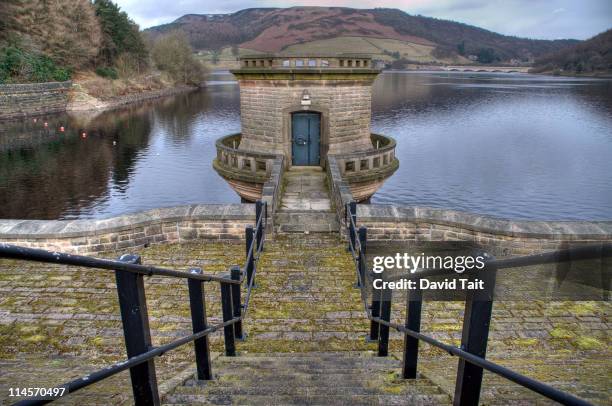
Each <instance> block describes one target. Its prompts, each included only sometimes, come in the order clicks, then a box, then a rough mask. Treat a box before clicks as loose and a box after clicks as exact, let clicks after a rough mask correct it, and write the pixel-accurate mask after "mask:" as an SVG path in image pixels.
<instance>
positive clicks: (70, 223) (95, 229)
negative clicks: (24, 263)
mask: <svg viewBox="0 0 612 406" xmlns="http://www.w3.org/2000/svg"><path fill="white" fill-rule="evenodd" d="M254 221H255V207H254V205H252V204H227V205H222V204H200V205H189V206H179V207H170V208H162V209H153V210H148V211H144V212H140V213H134V214H126V215H123V216H119V217H113V218H109V219H102V220H0V243H8V244H15V245H21V246H26V247H34V248H43V249H48V250H56V251H60V252H69V253H75V254H93V253H99V252H107V251H116V250H122V249H126V248H141V247H145V246H148V245H150V244H162V243H173V242H183V241H191V240H240V239H244V228H245V227H246V226H247V225H249V224H254Z"/></svg>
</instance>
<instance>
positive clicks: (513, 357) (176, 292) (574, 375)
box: [0, 233, 612, 405]
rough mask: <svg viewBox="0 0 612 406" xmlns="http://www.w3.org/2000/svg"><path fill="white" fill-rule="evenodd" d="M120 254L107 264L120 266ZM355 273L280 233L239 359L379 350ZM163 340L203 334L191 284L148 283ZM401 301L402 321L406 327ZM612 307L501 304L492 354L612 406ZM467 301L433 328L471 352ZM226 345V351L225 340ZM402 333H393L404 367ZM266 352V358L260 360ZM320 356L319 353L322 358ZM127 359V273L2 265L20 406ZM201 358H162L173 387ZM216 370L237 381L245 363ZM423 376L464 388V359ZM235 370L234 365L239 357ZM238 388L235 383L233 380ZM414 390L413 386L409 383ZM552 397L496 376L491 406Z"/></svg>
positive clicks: (213, 298) (216, 347)
mask: <svg viewBox="0 0 612 406" xmlns="http://www.w3.org/2000/svg"><path fill="white" fill-rule="evenodd" d="M139 253H140V254H141V255H142V257H143V262H144V263H145V264H150V265H159V266H164V267H170V268H173V269H179V270H186V269H187V268H189V267H192V266H201V267H203V268H204V269H205V271H206V272H213V273H215V272H224V271H225V270H226V267H227V265H229V264H234V263H237V264H242V263H243V260H244V245H243V244H239V243H221V242H199V243H189V244H174V245H162V246H153V247H150V248H146V249H142V250H140V252H139ZM118 255H119V253H115V254H111V255H106V257H109V258H114V257H117V256H118ZM354 282H355V276H354V268H353V263H352V260H351V258H350V256H349V255H348V254H347V253H346V245H345V243H344V242H342V241H341V240H340V239H339V238H338V237H337V234H336V235H333V234H324V233H317V234H310V235H304V234H297V233H295V234H286V235H278V236H277V237H276V238H275V240H274V241H269V242H268V243H267V245H266V250H265V253H264V255H263V257H262V259H261V262H260V266H259V270H258V273H257V284H258V287H257V289H255V291H254V293H253V297H252V302H251V305H250V306H251V307H250V309H249V314H248V316H247V320H246V322H245V324H244V329H245V331H246V332H247V334H248V337H247V340H246V341H244V342H238V343H237V348H238V352H239V357H244V358H245V361H244V362H248V360H249V358H247V357H249V356H263V357H267V356H270V354H278V353H292V352H294V353H309V352H314V353H337V352H339V351H342V352H345V351H352V352H359V353H364V354H367V351H374V350H375V345H374V344H369V343H366V342H365V340H364V337H365V335H366V332H367V331H368V328H369V325H368V322H367V321H366V319H365V316H364V312H363V309H362V307H361V304H360V302H359V291H358V290H357V289H355V288H354V287H353V285H354ZM145 284H146V292H147V303H148V307H149V316H150V326H151V333H152V337H153V343H154V345H159V344H162V343H166V342H169V341H171V340H173V339H176V338H178V337H181V336H184V335H188V334H190V332H191V322H190V314H189V303H188V296H187V286H186V283H185V281H179V280H174V279H167V278H158V277H152V278H146V282H145ZM206 294H207V305H208V314H209V318H210V323H216V322H219V321H220V315H221V311H220V306H219V291H218V287H217V286H216V285H214V284H207V286H206ZM404 307H405V305H404V304H403V303H399V302H397V303H395V304H394V308H393V318H394V320H397V321H401V320H402V319H403V311H404ZM610 309H611V305H610V303H609V302H595V301H590V302H562V301H550V302H549V301H546V302H545V301H531V302H529V301H515V302H512V301H505V302H502V301H498V302H495V304H494V310H493V320H492V324H491V333H490V341H489V351H488V358H490V359H491V360H494V361H496V362H499V363H501V364H502V365H507V366H509V367H511V368H513V369H515V370H517V371H518V372H521V373H524V374H526V375H528V376H531V377H534V378H536V379H539V380H542V381H544V382H548V383H550V384H551V385H553V386H555V387H558V388H560V389H565V390H568V391H570V392H572V393H575V394H577V395H579V396H582V397H584V398H586V399H589V400H590V401H592V402H593V403H595V404H601V405H604V404H609V399H610V395H611V394H610V376H612V369H611V366H610V364H609V359H611V358H612V350H611V347H610V331H611V327H612V326H611V325H610V321H609V314H610ZM462 314H463V303H459V302H426V303H425V304H424V311H423V326H422V331H423V332H425V333H427V334H430V335H432V336H433V337H435V338H438V339H440V340H443V341H445V342H448V343H452V344H458V343H459V340H460V335H461V319H462ZM211 342H212V350H213V351H216V352H221V351H222V349H223V346H222V342H221V334H220V333H218V334H215V335H213V336H212V338H211ZM401 348H402V337H401V336H400V335H398V334H392V335H391V350H392V352H394V356H393V358H392V359H395V362H396V364H395V365H396V367H395V368H396V369H397V368H399V367H400V366H401V365H400V361H399V359H400V355H399V352H400V351H401ZM256 354H260V355H256ZM313 356H314V357H316V354H315V355H313ZM124 357H125V350H124V343H123V335H122V329H121V321H120V316H119V310H118V306H117V293H116V291H115V283H114V275H113V274H112V272H108V271H102V270H100V271H97V270H96V271H94V270H84V269H81V268H69V267H66V266H48V265H42V264H38V263H27V262H21V261H8V260H0V404H6V403H12V401H13V400H14V399H8V388H9V387H14V386H17V385H18V386H20V387H37V386H47V385H54V384H59V383H61V382H65V381H67V380H70V379H73V378H75V377H78V376H82V375H84V374H86V373H87V372H91V371H94V370H96V369H98V368H100V367H102V366H104V365H107V364H108V363H111V362H117V361H120V360H122V359H124ZM192 357H193V349H192V347H191V346H184V347H182V348H180V349H178V350H175V351H171V352H169V353H167V354H165V355H164V356H162V357H160V358H157V359H156V361H155V362H156V368H157V371H158V377H159V378H158V380H159V382H160V385H163V384H165V385H166V386H169V385H170V382H169V380H170V379H171V378H172V377H176V376H177V375H178V374H179V373H180V372H181V371H185V370H186V369H189V368H191V369H192V368H193V362H192V359H193V358H192ZM223 358H224V357H220V359H218V360H216V361H214V362H213V369H214V370H215V373H219V374H221V375H224V374H225V375H226V376H227V373H228V369H225V366H224V365H231V366H228V367H227V368H230V369H233V370H234V371H235V368H236V366H237V365H239V364H240V362H243V361H236V362H237V363H236V364H227V363H226V361H224V360H223ZM420 358H421V364H420V365H421V366H422V368H421V370H420V371H421V372H422V373H423V375H424V377H425V378H429V379H430V380H431V381H433V382H435V383H436V384H437V385H438V386H439V387H440V388H442V389H443V390H444V391H446V393H447V394H450V393H452V389H453V386H454V374H455V369H456V365H457V359H456V358H452V357H450V356H449V355H448V354H445V353H442V352H441V351H437V350H435V349H433V348H432V347H431V346H427V345H425V344H422V345H421V347H420ZM231 362H233V361H231ZM228 379H229V378H228ZM407 385H409V384H407ZM507 399H513V400H515V402H516V403H523V404H525V403H529V404H531V403H532V402H534V401H535V400H538V401H540V402H542V403H544V404H547V403H549V402H545V401H543V399H542V398H541V397H540V396H538V395H534V394H533V393H530V392H528V391H526V390H523V389H521V388H519V387H518V386H517V385H514V384H512V383H510V382H508V381H505V380H503V379H501V378H498V377H494V376H490V374H485V381H484V388H483V402H485V403H488V404H494V403H504V404H506V403H508V402H507V401H506V400H507ZM60 403H65V404H88V405H90V404H121V403H126V404H131V389H130V384H129V375H128V374H127V372H124V373H121V374H119V375H117V376H115V377H114V378H112V379H110V380H108V381H104V382H102V383H99V384H96V385H93V386H92V387H90V388H88V389H84V390H82V391H79V392H77V393H75V394H73V395H71V396H69V397H67V398H65V399H63V400H62V401H61V402H60Z"/></svg>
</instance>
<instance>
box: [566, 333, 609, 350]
mask: <svg viewBox="0 0 612 406" xmlns="http://www.w3.org/2000/svg"><path fill="white" fill-rule="evenodd" d="M573 343H574V345H575V346H576V348H578V349H580V350H597V349H601V348H604V347H605V346H606V343H605V342H602V341H600V340H598V339H596V338H594V337H588V336H580V337H577V338H576V339H574V340H573Z"/></svg>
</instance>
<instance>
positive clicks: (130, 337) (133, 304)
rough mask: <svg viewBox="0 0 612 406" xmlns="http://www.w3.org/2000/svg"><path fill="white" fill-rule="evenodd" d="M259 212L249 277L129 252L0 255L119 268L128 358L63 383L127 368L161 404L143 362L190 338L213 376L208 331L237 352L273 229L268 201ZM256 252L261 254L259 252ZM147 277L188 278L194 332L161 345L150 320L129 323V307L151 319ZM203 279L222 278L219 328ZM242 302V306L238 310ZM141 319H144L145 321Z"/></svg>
mask: <svg viewBox="0 0 612 406" xmlns="http://www.w3.org/2000/svg"><path fill="white" fill-rule="evenodd" d="M255 213H256V226H255V229H253V228H252V227H251V228H250V232H251V237H253V236H254V237H255V238H251V241H250V242H249V241H248V234H249V227H247V245H248V253H247V265H249V264H250V265H251V266H252V267H253V270H252V273H251V275H249V274H248V273H247V272H242V271H241V270H240V268H238V269H232V272H231V274H230V277H229V278H228V277H220V276H216V275H209V274H203V273H202V271H201V270H200V269H195V270H192V272H189V273H186V272H180V271H175V270H171V269H165V268H160V267H154V266H147V265H142V264H140V263H139V261H140V258H139V257H136V256H133V255H123V256H122V257H120V258H119V260H118V261H114V260H108V259H100V258H93V257H88V256H82V255H73V254H65V253H60V252H51V251H46V250H41V249H34V248H27V247H20V246H15V245H11V244H6V243H0V258H9V259H18V260H26V261H35V262H44V263H53V264H61V265H71V266H80V267H85V268H93V269H105V270H113V271H115V273H116V275H117V290H118V292H119V299H120V300H119V301H120V307H121V313H122V319H123V327H124V338H125V341H126V347H127V348H128V359H127V360H125V361H121V362H118V363H116V364H113V365H111V366H108V367H106V368H103V369H100V370H98V371H95V372H93V373H91V374H89V375H87V376H84V377H82V378H78V379H75V380H73V381H70V382H67V383H65V384H63V385H61V386H59V387H63V388H66V389H67V391H68V392H67V393H72V392H75V391H77V390H79V389H82V388H84V387H87V386H89V385H92V384H94V383H96V382H99V381H101V380H104V379H106V378H108V377H110V376H113V375H115V374H117V373H119V372H121V371H124V370H126V369H130V373H131V374H132V386H133V389H134V396H135V401H136V403H137V404H140V403H146V404H149V403H154V404H157V403H158V402H159V399H158V395H157V387H156V385H155V384H154V383H152V382H155V380H156V379H155V378H154V375H155V373H154V371H153V372H151V371H150V370H146V371H144V372H143V371H136V369H137V367H140V366H142V364H144V363H146V362H148V361H150V360H152V359H153V358H155V357H158V356H161V355H163V354H164V353H166V352H168V351H170V350H173V349H175V348H178V347H180V346H182V345H185V344H187V343H190V342H194V343H195V350H196V363H197V366H198V378H199V379H211V377H212V374H211V373H210V357H209V350H208V341H203V340H207V337H208V335H210V334H211V333H213V332H215V331H218V330H221V329H223V330H224V336H225V348H226V354H227V355H228V356H234V355H235V344H234V339H235V338H242V321H243V320H244V318H245V317H246V310H248V304H249V300H250V296H251V290H252V288H253V285H254V280H255V278H254V276H255V271H256V267H255V264H256V263H257V261H258V260H259V257H260V255H261V252H262V251H263V248H264V240H265V230H266V227H267V219H266V216H267V203H266V202H261V201H258V202H257V203H256V211H255ZM255 253H256V254H257V255H255ZM247 265H245V268H246V267H247ZM194 271H195V272H194ZM234 271H237V272H234ZM123 273H127V274H133V275H134V276H133V277H134V278H136V277H138V278H140V279H138V280H140V283H139V282H137V281H126V280H124V279H123V276H122V282H121V286H120V283H119V278H120V274H121V275H123ZM144 275H147V276H153V275H157V276H165V277H173V278H183V279H187V280H188V282H189V295H190V305H191V313H192V323H193V329H194V333H193V334H191V335H188V336H185V337H182V338H180V339H177V340H175V341H172V342H171V343H168V344H165V345H161V346H159V347H153V346H151V345H150V342H148V343H147V339H146V338H145V337H146V336H148V335H149V333H148V320H147V322H146V323H144V324H146V327H144V326H143V325H140V326H134V325H131V324H130V323H134V320H131V321H130V322H126V319H125V318H126V315H125V314H124V310H125V309H124V308H127V309H128V311H129V313H130V314H129V315H128V316H127V317H132V316H134V314H136V317H144V318H146V317H147V316H146V313H147V312H146V301H145V299H144V286H143V285H142V276H144ZM245 279H248V283H247V296H246V300H245V304H244V305H242V304H241V300H240V286H241V284H242V282H243V281H244V280H245ZM203 282H219V283H220V284H221V299H222V308H223V322H222V323H219V324H216V325H214V326H207V325H206V307H205V302H204V300H203V290H202V283H203ZM130 283H132V285H130ZM126 286H129V287H130V288H132V289H133V290H134V291H132V290H129V289H128V290H127V291H125V289H126ZM122 289H123V290H122ZM236 306H238V307H237V308H236ZM132 313H133V314H132ZM140 321H142V319H141V320H140ZM196 322H197V324H198V326H199V327H198V331H196ZM126 323H128V324H126ZM136 324H138V322H136ZM131 328H133V329H136V330H138V329H143V328H144V329H146V332H145V331H142V330H141V331H140V332H139V333H143V332H144V334H139V333H136V334H135V333H133V332H132V331H131V330H130V329H131ZM134 345H136V346H137V347H138V346H140V347H141V348H142V347H145V348H149V349H148V350H146V351H141V352H138V353H137V354H136V355H133V356H130V351H132V352H133V351H134V350H133V347H134ZM130 347H132V350H130ZM150 374H152V375H153V379H151V377H150V376H149V375H150ZM135 376H137V378H138V379H141V378H143V377H144V380H145V381H147V382H146V383H144V384H143V383H142V380H141V381H140V386H139V384H137V383H135V382H134V377H135ZM59 387H58V388H59ZM137 387H138V389H137ZM142 392H146V395H143V396H147V395H148V396H149V398H148V399H144V400H143V399H138V398H137V397H136V393H142ZM57 399H59V398H47V399H34V398H30V399H25V400H22V401H20V402H17V403H16V405H42V404H46V403H50V402H52V401H54V400H57Z"/></svg>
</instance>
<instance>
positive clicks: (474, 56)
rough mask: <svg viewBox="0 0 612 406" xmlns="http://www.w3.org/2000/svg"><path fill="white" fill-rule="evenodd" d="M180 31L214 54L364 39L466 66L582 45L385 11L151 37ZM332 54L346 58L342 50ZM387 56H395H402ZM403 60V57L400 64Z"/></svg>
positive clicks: (304, 11)
mask: <svg viewBox="0 0 612 406" xmlns="http://www.w3.org/2000/svg"><path fill="white" fill-rule="evenodd" d="M174 30H180V31H182V32H184V33H185V34H186V35H187V37H188V38H189V41H190V43H191V45H192V46H193V47H194V49H196V50H207V51H210V52H214V53H219V52H220V51H221V50H222V49H223V48H226V47H236V46H237V47H240V48H242V49H248V50H251V51H260V52H279V51H283V50H285V49H287V48H290V47H291V48H292V49H295V48H296V47H295V46H296V44H304V45H308V44H311V43H313V42H316V41H319V42H320V41H322V40H327V39H332V38H338V37H343V38H349V37H353V38H354V37H360V38H365V39H366V40H367V39H389V40H393V41H401V42H403V43H405V44H415V45H417V46H420V47H430V48H431V54H432V57H433V59H444V58H447V59H461V58H466V59H465V60H466V62H469V61H470V60H472V61H477V62H479V63H509V62H511V61H513V62H514V63H530V62H532V61H533V59H534V58H535V57H539V56H541V55H544V54H546V53H550V52H555V51H560V50H562V49H565V48H567V47H569V46H572V45H575V44H577V43H578V42H579V41H576V40H555V41H548V40H533V39H526V38H517V37H512V36H506V35H501V34H497V33H495V32H491V31H488V30H484V29H482V28H478V27H474V26H471V25H467V24H462V23H457V22H454V21H447V20H440V19H436V18H429V17H423V16H419V15H416V16H415V15H410V14H407V13H405V12H403V11H401V10H397V9H383V8H376V9H352V8H343V7H292V8H252V9H246V10H241V11H238V12H236V13H233V14H214V15H199V14H188V15H185V16H183V17H181V18H179V19H177V20H176V21H174V22H172V23H170V24H165V25H161V26H158V27H152V28H150V29H147V30H146V31H147V32H149V33H150V34H151V35H152V36H153V37H155V36H157V35H161V34H163V33H165V32H168V31H174ZM385 50H387V49H383V50H381V53H383V52H382V51H385ZM329 51H330V52H334V51H336V52H341V51H342V49H330V50H329ZM387 51H388V53H389V54H391V55H393V54H394V52H396V51H395V50H387ZM407 56H408V57H409V56H410V55H407ZM402 57H403V56H402V55H398V58H395V59H400V58H402ZM468 58H469V59H468Z"/></svg>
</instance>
